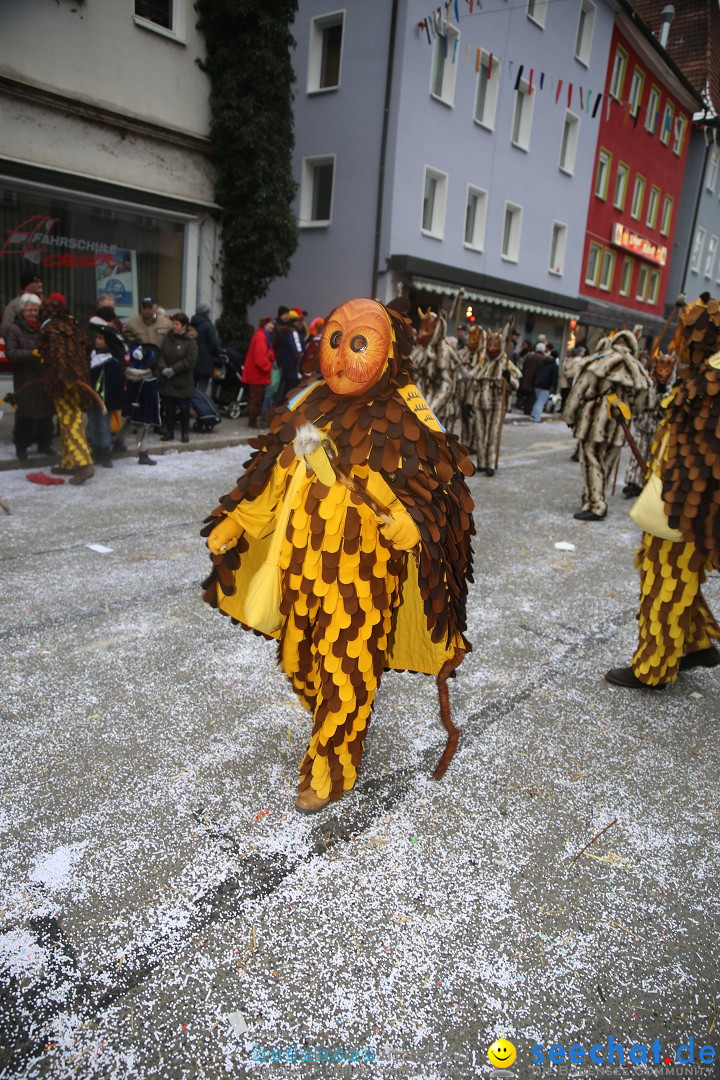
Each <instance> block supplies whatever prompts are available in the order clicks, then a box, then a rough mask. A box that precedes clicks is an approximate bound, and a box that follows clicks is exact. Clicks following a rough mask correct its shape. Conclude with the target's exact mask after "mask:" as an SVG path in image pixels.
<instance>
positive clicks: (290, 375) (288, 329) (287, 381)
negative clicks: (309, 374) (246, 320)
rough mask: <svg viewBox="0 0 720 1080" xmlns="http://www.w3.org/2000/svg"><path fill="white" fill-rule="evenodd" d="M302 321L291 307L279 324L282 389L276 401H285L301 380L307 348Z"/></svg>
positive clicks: (299, 315) (279, 362)
mask: <svg viewBox="0 0 720 1080" xmlns="http://www.w3.org/2000/svg"><path fill="white" fill-rule="evenodd" d="M301 323H302V316H301V314H300V313H299V312H298V311H295V310H294V309H293V308H291V309H290V311H288V312H286V314H285V315H283V316H282V318H281V319H280V322H279V323H278V326H277V338H278V343H279V345H278V352H277V357H278V364H279V366H280V389H279V390H278V392H277V395H276V397H275V401H276V403H279V402H281V401H284V400H285V399H286V398H287V397H288V395H289V394H290V393H291V392H292V391H293V390H294V389H295V387H296V386H297V385H298V383H299V382H300V362H301V360H302V355H303V351H304V349H305V339H304V337H303V336H302V334H301V330H300V326H301Z"/></svg>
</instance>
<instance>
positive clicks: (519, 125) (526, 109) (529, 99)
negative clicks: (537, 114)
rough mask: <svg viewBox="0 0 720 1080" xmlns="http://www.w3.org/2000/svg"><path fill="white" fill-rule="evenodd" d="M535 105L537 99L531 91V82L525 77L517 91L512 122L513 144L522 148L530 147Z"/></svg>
mask: <svg viewBox="0 0 720 1080" xmlns="http://www.w3.org/2000/svg"><path fill="white" fill-rule="evenodd" d="M534 105H535V99H534V96H533V95H532V94H531V93H530V84H529V83H528V82H526V80H525V79H521V80H520V84H519V86H518V88H517V90H516V91H515V108H514V110H513V122H512V144H513V146H517V147H518V148H519V149H520V150H529V149H530V132H531V130H532V117H533V108H534Z"/></svg>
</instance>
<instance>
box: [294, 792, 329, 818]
mask: <svg viewBox="0 0 720 1080" xmlns="http://www.w3.org/2000/svg"><path fill="white" fill-rule="evenodd" d="M329 802H330V796H329V795H328V797H327V799H321V798H320V796H319V795H318V793H317V792H316V791H313V789H312V788H311V787H309V788H306V789H305V791H301V792H300V794H299V795H298V797H297V799H296V800H295V809H296V810H299V811H300V813H301V814H314V813H315V812H316V811H317V810H322V808H323V806H327V804H328V803H329Z"/></svg>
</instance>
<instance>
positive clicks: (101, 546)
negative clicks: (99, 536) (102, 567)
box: [85, 544, 112, 555]
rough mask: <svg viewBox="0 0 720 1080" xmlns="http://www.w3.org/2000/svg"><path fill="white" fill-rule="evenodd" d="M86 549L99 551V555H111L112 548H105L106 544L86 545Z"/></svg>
mask: <svg viewBox="0 0 720 1080" xmlns="http://www.w3.org/2000/svg"><path fill="white" fill-rule="evenodd" d="M85 547H86V548H90V550H91V551H97V553H98V555H109V554H110V552H111V551H112V548H109V547H105V545H104V544H86V545H85Z"/></svg>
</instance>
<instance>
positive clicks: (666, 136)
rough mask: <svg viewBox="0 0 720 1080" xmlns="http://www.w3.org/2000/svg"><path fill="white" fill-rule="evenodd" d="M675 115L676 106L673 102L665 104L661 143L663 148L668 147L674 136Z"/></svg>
mask: <svg viewBox="0 0 720 1080" xmlns="http://www.w3.org/2000/svg"><path fill="white" fill-rule="evenodd" d="M674 115H675V106H674V105H673V103H672V102H671V101H666V102H665V108H664V110H663V119H662V127H661V130H660V142H661V143H662V144H663V146H667V145H668V143H669V142H670V137H671V136H672V126H673V116H674Z"/></svg>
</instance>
